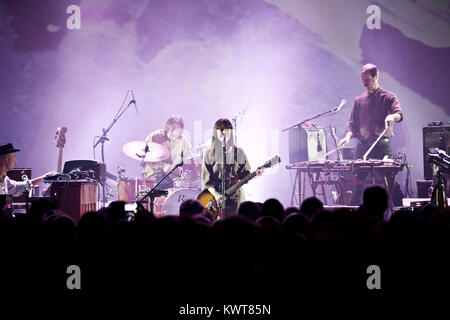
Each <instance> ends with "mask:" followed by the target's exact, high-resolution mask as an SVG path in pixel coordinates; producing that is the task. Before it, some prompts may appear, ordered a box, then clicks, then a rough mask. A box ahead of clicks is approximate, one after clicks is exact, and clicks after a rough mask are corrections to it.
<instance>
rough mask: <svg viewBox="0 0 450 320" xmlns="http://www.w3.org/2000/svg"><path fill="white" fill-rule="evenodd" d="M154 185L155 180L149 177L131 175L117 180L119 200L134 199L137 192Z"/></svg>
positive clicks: (142, 191) (144, 190) (128, 200)
mask: <svg viewBox="0 0 450 320" xmlns="http://www.w3.org/2000/svg"><path fill="white" fill-rule="evenodd" d="M154 185H155V180H154V179H150V178H147V179H143V178H138V177H132V178H125V179H122V180H119V184H118V187H117V192H118V195H119V200H120V201H125V202H132V201H135V199H136V197H137V196H138V195H139V194H141V193H145V192H146V191H147V190H148V189H151V188H153V186H154Z"/></svg>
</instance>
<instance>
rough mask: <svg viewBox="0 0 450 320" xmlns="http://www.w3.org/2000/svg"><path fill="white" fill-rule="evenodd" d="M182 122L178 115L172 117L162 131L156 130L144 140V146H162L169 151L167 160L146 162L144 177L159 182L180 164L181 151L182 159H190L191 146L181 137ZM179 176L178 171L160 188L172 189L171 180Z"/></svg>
mask: <svg viewBox="0 0 450 320" xmlns="http://www.w3.org/2000/svg"><path fill="white" fill-rule="evenodd" d="M183 130H184V121H183V118H181V117H180V116H179V115H172V116H170V117H169V119H167V121H166V124H165V125H164V128H163V129H159V130H156V131H154V132H152V133H151V134H149V136H148V137H147V139H145V143H146V145H148V144H149V143H150V142H154V143H158V144H161V145H163V146H164V147H166V148H167V149H168V150H169V158H168V159H166V160H163V161H160V162H146V163H145V167H144V170H145V176H146V177H151V178H154V179H155V180H156V181H159V180H161V179H162V178H163V177H164V176H165V175H166V174H167V173H168V172H169V171H170V170H171V169H172V168H173V167H174V166H176V165H177V164H179V163H180V161H181V158H180V155H181V150H183V158H184V159H189V158H191V157H192V145H191V143H190V142H189V140H188V139H187V138H186V137H185V136H184V135H183ZM179 174H180V171H179V169H176V170H175V171H174V173H173V174H172V175H171V176H170V177H168V178H167V179H166V180H167V182H166V181H164V182H163V183H162V184H161V188H172V187H173V183H172V179H174V178H175V177H177V176H178V175H179Z"/></svg>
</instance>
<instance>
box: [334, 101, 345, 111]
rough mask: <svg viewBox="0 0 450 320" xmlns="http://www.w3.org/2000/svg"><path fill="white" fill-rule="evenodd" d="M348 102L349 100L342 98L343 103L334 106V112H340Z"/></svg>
mask: <svg viewBox="0 0 450 320" xmlns="http://www.w3.org/2000/svg"><path fill="white" fill-rule="evenodd" d="M346 103H347V100H345V99H342V100H341V104H340V105H339V106H338V107H336V108H334V112H339V111H340V110H341V109H342V107H343V106H344V104H346Z"/></svg>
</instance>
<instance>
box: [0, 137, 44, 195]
mask: <svg viewBox="0 0 450 320" xmlns="http://www.w3.org/2000/svg"><path fill="white" fill-rule="evenodd" d="M17 151H20V150H19V149H15V148H14V146H13V145H12V143H6V144H2V145H0V195H1V194H7V195H11V196H15V197H16V196H20V195H21V194H22V193H24V192H25V191H26V188H27V183H26V182H25V181H14V180H11V179H10V178H8V176H7V175H6V172H7V171H9V170H12V169H13V168H14V165H15V164H16V152H17ZM51 173H52V172H49V173H47V174H45V175H43V176H40V177H38V178H34V179H33V180H31V184H32V185H34V186H35V185H38V184H39V183H41V182H42V180H44V177H45V176H46V175H48V174H51Z"/></svg>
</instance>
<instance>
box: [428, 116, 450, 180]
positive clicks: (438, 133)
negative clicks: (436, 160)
mask: <svg viewBox="0 0 450 320" xmlns="http://www.w3.org/2000/svg"><path fill="white" fill-rule="evenodd" d="M422 132H423V175H424V179H425V180H431V179H433V175H434V173H435V171H436V168H435V165H433V164H430V163H428V162H427V155H428V149H429V148H439V149H441V150H444V151H445V152H447V154H450V125H449V124H446V125H437V126H427V127H423V128H422Z"/></svg>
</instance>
